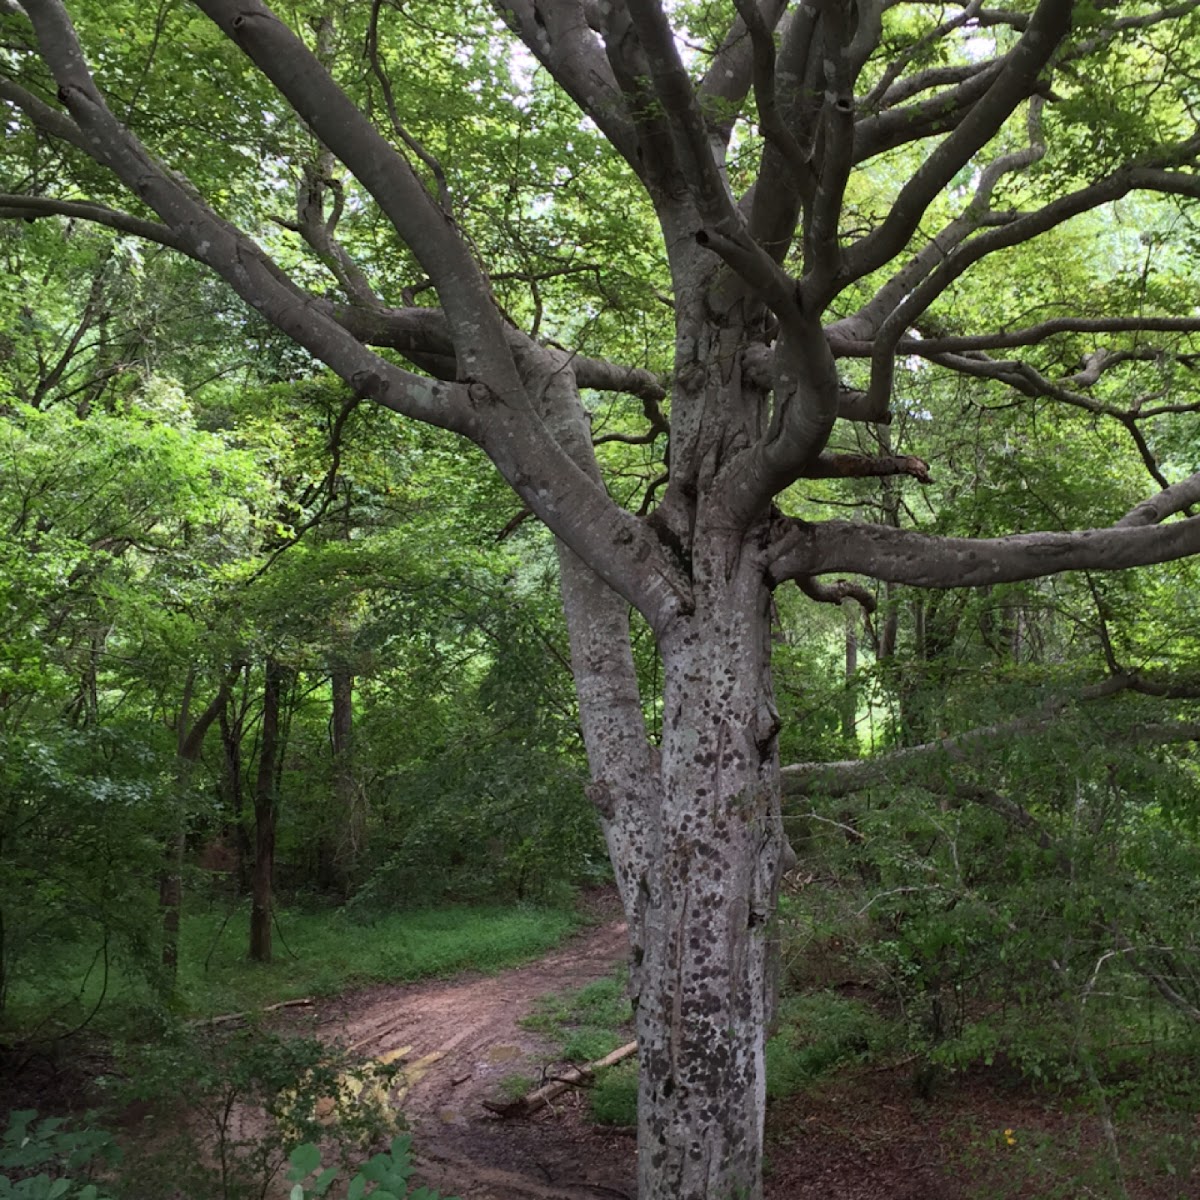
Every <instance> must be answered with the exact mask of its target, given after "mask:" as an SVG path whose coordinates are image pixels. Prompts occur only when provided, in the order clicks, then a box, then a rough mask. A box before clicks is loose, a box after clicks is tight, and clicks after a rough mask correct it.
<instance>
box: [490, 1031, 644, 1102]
mask: <svg viewBox="0 0 1200 1200" xmlns="http://www.w3.org/2000/svg"><path fill="white" fill-rule="evenodd" d="M636 1053H637V1042H628V1043H627V1044H626V1045H624V1046H622V1047H621V1048H620V1049H619V1050H614V1051H613V1052H612V1053H611V1054H606V1055H605V1056H604V1057H603V1058H601V1059H597V1060H596V1061H595V1062H590V1063H587V1064H586V1065H585V1066H582V1067H571V1068H570V1069H569V1070H568V1071H566V1072H564V1073H563V1074H562V1075H560V1076H559V1077H558V1078H557V1079H555V1080H554V1081H553V1082H552V1083H547V1084H543V1085H542V1086H541V1087H540V1088H537V1089H535V1090H534V1091H532V1092H527V1093H526V1094H525V1095H524V1096H520V1097H518V1098H517V1099H516V1100H507V1101H495V1100H484V1101H483V1107H484V1108H486V1109H487V1110H488V1111H489V1112H494V1113H495V1114H496V1115H497V1116H499V1117H524V1116H528V1115H529V1114H530V1113H535V1112H537V1110H538V1109H539V1108H545V1107H546V1105H547V1104H549V1103H550V1101H551V1100H553V1099H555V1097H557V1096H561V1095H562V1094H563V1092H565V1091H568V1090H569V1089H570V1088H573V1087H579V1086H581V1085H582V1084H585V1083H587V1082H589V1081H590V1080H591V1078H592V1077H593V1076H594V1075H595V1073H596V1072H597V1071H602V1070H603V1069H604V1068H605V1067H611V1066H614V1065H615V1064H617V1063H619V1062H620V1061H621V1060H622V1059H624V1058H628V1057H629V1056H630V1055H631V1054H636Z"/></svg>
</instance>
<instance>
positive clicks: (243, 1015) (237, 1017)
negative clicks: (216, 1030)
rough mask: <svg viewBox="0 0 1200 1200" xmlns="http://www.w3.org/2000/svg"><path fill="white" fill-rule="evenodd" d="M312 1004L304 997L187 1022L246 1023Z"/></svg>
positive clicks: (203, 1023) (310, 998)
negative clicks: (281, 1010) (279, 1011)
mask: <svg viewBox="0 0 1200 1200" xmlns="http://www.w3.org/2000/svg"><path fill="white" fill-rule="evenodd" d="M312 1004H313V998H312V997H311V996H305V997H304V998H303V999H301V1000H281V1001H280V1002H279V1003H278V1004H268V1005H267V1007H266V1008H253V1009H248V1010H247V1011H246V1012H235V1013H224V1014H222V1015H221V1016H219V1017H200V1018H198V1019H197V1020H195V1021H189V1022H188V1024H189V1025H193V1026H195V1025H229V1024H232V1023H233V1022H234V1021H248V1020H249V1019H250V1018H251V1017H256V1016H258V1015H259V1013H269V1012H277V1011H278V1010H279V1009H281V1008H310V1007H311V1006H312Z"/></svg>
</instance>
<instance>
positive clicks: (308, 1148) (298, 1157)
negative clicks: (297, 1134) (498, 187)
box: [288, 1142, 321, 1179]
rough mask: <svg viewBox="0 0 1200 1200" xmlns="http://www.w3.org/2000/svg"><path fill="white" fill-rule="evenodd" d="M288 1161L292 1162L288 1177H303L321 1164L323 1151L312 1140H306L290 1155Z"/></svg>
mask: <svg viewBox="0 0 1200 1200" xmlns="http://www.w3.org/2000/svg"><path fill="white" fill-rule="evenodd" d="M288 1162H289V1163H291V1164H292V1169H291V1171H290V1172H289V1173H288V1178H289V1179H303V1178H304V1177H305V1176H306V1175H311V1174H312V1173H313V1172H314V1171H315V1170H316V1169H317V1168H318V1167H319V1166H320V1165H321V1151H320V1150H319V1149H318V1148H317V1147H316V1146H315V1145H314V1144H313V1143H312V1142H305V1143H304V1144H303V1145H300V1146H297V1147H296V1148H295V1150H293V1151H292V1152H291V1154H289V1155H288Z"/></svg>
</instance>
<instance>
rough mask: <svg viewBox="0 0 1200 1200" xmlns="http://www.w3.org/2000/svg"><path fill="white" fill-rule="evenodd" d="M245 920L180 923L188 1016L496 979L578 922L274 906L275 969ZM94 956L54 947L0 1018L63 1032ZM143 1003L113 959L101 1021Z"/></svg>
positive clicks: (539, 911)
mask: <svg viewBox="0 0 1200 1200" xmlns="http://www.w3.org/2000/svg"><path fill="white" fill-rule="evenodd" d="M248 921H249V916H248V912H247V911H246V909H245V908H243V909H242V910H241V911H239V912H236V913H235V914H234V915H233V916H232V917H230V918H229V919H228V921H226V920H225V914H224V913H221V912H216V911H214V912H207V913H192V914H191V915H189V916H186V917H185V918H184V921H183V928H182V931H181V937H180V962H179V1001H180V1005H181V1007H182V1009H183V1011H184V1013H185V1014H186V1015H189V1016H201V1017H203V1016H210V1015H213V1014H216V1013H223V1012H235V1011H239V1012H240V1011H242V1010H244V1009H254V1008H261V1007H264V1006H266V1005H268V1004H274V1003H277V1002H279V1001H281V1000H293V999H297V998H299V997H301V996H312V995H334V994H336V993H338V992H342V991H344V990H346V989H347V988H352V987H356V986H360V985H363V984H368V983H393V982H406V981H409V980H416V979H423V978H428V977H430V976H439V975H450V974H454V973H457V972H461V971H471V970H477V971H495V970H498V969H500V968H502V967H506V966H510V965H512V964H514V963H518V962H523V961H526V960H528V959H530V958H535V957H537V956H538V955H539V954H542V953H544V952H545V951H546V950H548V949H550V948H551V947H553V946H555V945H557V944H558V943H559V942H561V941H562V940H563V938H565V937H566V936H567V935H568V934H569V933H571V932H572V931H573V930H574V929H575V928H576V927H577V925H578V918H577V917H576V916H575V914H574V913H572V912H570V911H567V910H565V909H550V908H534V907H531V906H526V905H488V906H479V907H474V906H472V907H468V906H453V907H445V908H431V909H423V910H418V911H413V912H402V913H391V914H389V915H388V916H386V917H381V918H380V919H379V920H377V921H375V922H373V923H371V924H366V925H363V924H355V923H353V922H350V921H347V920H346V919H345V918H344V917H342V916H341V914H340V913H339V912H338V911H336V910H332V911H330V910H326V911H323V912H290V911H287V910H284V911H281V912H280V913H279V922H278V929H277V930H276V931H275V934H274V943H275V946H274V950H275V954H274V958H275V961H274V962H272V963H270V964H266V965H264V964H260V963H252V962H250V961H249V960H248V959H247V957H246V946H247V943H248V938H249V931H248ZM223 922H224V925H223V927H222V924H223ZM280 931H282V937H281V936H280ZM94 958H95V950H94V948H92V947H83V946H78V945H75V946H59V947H56V948H54V952H53V954H48V955H46V956H45V957H44V960H43V962H41V963H40V964H39V968H40V969H39V971H38V972H37V973H36V974H32V975H27V976H26V977H24V978H22V979H19V980H17V981H14V987H13V990H12V994H11V995H10V1005H9V1011H8V1013H7V1014H6V1022H7V1023H12V1024H16V1025H17V1026H18V1027H20V1026H22V1025H24V1024H26V1023H34V1022H36V1021H38V1020H41V1019H42V1018H43V1017H44V1016H45V1015H46V1014H47V1012H51V1011H54V1012H57V1013H58V1018H57V1019H58V1020H59V1021H61V1022H62V1023H63V1024H69V1023H70V1022H71V1021H72V1020H73V1019H75V1017H76V1016H77V1015H78V1014H81V1013H86V1012H88V1011H89V1010H90V1009H91V1007H92V1006H93V1005H95V1003H96V1001H97V1000H98V999H99V997H100V993H101V988H102V986H103V972H102V970H101V969H100V968H99V967H93V969H92V970H91V971H90V972H89V970H88V967H89V964H91V963H92V962H93V959H94ZM151 998H152V996H151V990H150V984H149V983H148V981H147V979H146V977H145V974H144V972H139V971H138V970H136V969H135V968H132V967H130V966H129V965H128V964H125V963H123V962H122V961H121V960H120V959H118V960H116V961H115V962H113V963H112V964H111V966H110V971H109V978H108V985H107V993H106V996H105V1004H104V1009H103V1010H102V1014H101V1015H102V1017H108V1018H109V1019H119V1018H120V1016H121V1015H122V1014H128V1013H130V1012H131V1011H135V1010H137V1009H138V1008H139V1007H141V1006H143V1005H144V1004H145V1003H146V1002H147V1001H149V1000H150V999H151Z"/></svg>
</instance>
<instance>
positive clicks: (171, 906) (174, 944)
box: [158, 668, 233, 991]
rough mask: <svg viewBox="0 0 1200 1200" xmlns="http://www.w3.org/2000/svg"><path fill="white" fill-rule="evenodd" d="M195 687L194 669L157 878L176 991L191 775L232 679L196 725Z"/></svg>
mask: <svg viewBox="0 0 1200 1200" xmlns="http://www.w3.org/2000/svg"><path fill="white" fill-rule="evenodd" d="M195 683H196V671H195V668H193V669H192V670H190V671H189V672H188V675H187V679H186V681H185V682H184V686H183V699H182V700H181V701H180V706H179V717H178V719H177V721H176V727H175V789H174V790H175V795H174V801H175V811H174V817H173V823H174V828H173V829H172V830H171V832H170V833H169V834H168V836H167V838H166V846H165V848H164V853H163V868H162V872H161V874H160V875H159V877H158V907H159V911H160V913H161V914H162V967H163V975H164V977H165V986H166V987H167V989H168V990H169V991H170V990H174V987H175V980H176V977H177V975H178V972H179V917H180V912H181V910H182V907H183V859H184V854H185V852H186V850H187V813H186V808H187V801H188V792H189V790H190V788H191V783H192V775H193V773H194V771H195V767H196V763H197V762H198V761H199V760H200V752H201V750H203V749H204V739H205V737H206V736H207V734H208V730H209V727H210V726H211V725H212V723H213V722H214V721H215V720H216V719H217V716H218V715H219V714H220V713H221V712H222V711H223V710H224V708H225V703H226V701H227V700H228V699H229V690H230V688H231V687H232V686H233V677H232V676H227V677H226V678H224V679H222V680H221V683H220V686H219V687H218V688H217V694H216V695H215V696H214V697H213V698H212V699H211V700H210V701H209V702H208V704H207V706H206V707H205V709H204V711H203V712H202V713H201V714H200V715H199V716H198V717H197V718H196V720H195V721H194V722H193V721H192V719H191V708H192V690H193V688H194V687H195Z"/></svg>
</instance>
